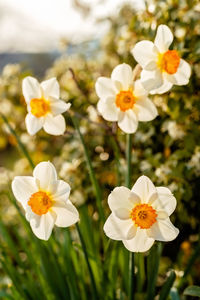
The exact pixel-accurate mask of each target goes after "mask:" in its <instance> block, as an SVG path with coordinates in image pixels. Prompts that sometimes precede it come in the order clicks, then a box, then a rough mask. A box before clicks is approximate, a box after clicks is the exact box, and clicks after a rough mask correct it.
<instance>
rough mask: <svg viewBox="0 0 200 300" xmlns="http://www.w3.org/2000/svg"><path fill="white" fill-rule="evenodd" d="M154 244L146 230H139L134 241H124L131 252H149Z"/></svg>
mask: <svg viewBox="0 0 200 300" xmlns="http://www.w3.org/2000/svg"><path fill="white" fill-rule="evenodd" d="M153 243H154V239H153V238H150V237H148V235H147V233H146V230H145V229H140V228H137V232H136V235H135V237H134V238H133V239H130V240H123V244H124V246H125V247H126V248H127V249H128V250H129V251H131V252H145V251H148V250H149V249H150V248H151V246H152V245H153Z"/></svg>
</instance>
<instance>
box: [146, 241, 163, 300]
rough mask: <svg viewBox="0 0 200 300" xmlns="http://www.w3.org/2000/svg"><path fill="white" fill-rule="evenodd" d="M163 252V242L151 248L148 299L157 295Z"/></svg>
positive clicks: (148, 267)
mask: <svg viewBox="0 0 200 300" xmlns="http://www.w3.org/2000/svg"><path fill="white" fill-rule="evenodd" d="M161 253H162V244H161V243H160V242H158V243H157V244H156V245H154V246H153V247H152V249H151V250H150V254H149V256H148V258H147V278H148V283H147V297H146V300H153V299H154V297H155V288H156V281H157V277H158V270H159V263H160V257H161Z"/></svg>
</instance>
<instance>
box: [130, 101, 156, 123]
mask: <svg viewBox="0 0 200 300" xmlns="http://www.w3.org/2000/svg"><path fill="white" fill-rule="evenodd" d="M135 107H136V108H137V116H138V120H139V121H142V122H145V121H152V120H153V119H155V118H156V117H157V115H158V111H157V108H156V106H155V105H154V103H153V102H152V101H151V100H150V99H149V98H147V97H145V98H143V99H142V98H141V99H138V100H137V101H136V103H135Z"/></svg>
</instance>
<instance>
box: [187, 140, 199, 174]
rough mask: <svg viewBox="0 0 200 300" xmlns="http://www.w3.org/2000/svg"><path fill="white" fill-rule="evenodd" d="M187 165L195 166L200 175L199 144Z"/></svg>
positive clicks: (195, 170)
mask: <svg viewBox="0 0 200 300" xmlns="http://www.w3.org/2000/svg"><path fill="white" fill-rule="evenodd" d="M187 166H188V167H189V168H194V172H195V174H196V176H200V147H199V146H197V147H196V148H195V151H194V154H193V155H192V157H191V159H190V161H189V162H188V164H187Z"/></svg>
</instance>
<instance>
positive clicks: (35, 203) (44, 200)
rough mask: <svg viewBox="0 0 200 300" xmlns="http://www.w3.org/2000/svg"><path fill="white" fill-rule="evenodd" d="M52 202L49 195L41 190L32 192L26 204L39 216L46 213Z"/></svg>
mask: <svg viewBox="0 0 200 300" xmlns="http://www.w3.org/2000/svg"><path fill="white" fill-rule="evenodd" d="M52 204H53V201H52V199H51V197H50V196H49V195H48V194H47V193H46V192H43V191H39V192H36V193H34V194H32V195H31V197H30V199H29V201H28V205H29V206H30V207H31V209H32V211H33V212H34V213H35V214H37V215H39V216H41V215H44V214H46V213H47V212H48V211H49V209H50V208H51V206H52Z"/></svg>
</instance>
